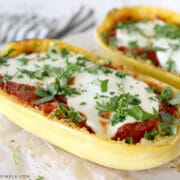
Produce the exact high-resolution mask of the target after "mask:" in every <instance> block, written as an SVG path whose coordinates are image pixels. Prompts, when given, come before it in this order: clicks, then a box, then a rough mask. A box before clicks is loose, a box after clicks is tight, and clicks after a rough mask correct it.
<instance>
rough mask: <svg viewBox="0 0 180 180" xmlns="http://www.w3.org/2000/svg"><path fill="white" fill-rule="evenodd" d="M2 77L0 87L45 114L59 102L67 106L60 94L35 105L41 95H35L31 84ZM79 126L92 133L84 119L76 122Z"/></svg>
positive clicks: (65, 100)
mask: <svg viewBox="0 0 180 180" xmlns="http://www.w3.org/2000/svg"><path fill="white" fill-rule="evenodd" d="M2 79H3V77H2V76H1V75H0V88H1V89H3V90H4V91H5V92H7V93H8V94H10V95H13V96H15V97H16V98H18V99H19V100H20V101H21V102H22V103H25V104H28V105H30V106H31V107H37V108H38V109H40V110H42V111H43V112H44V113H45V114H50V113H51V112H53V110H55V109H56V108H57V107H58V104H59V103H63V104H64V105H66V106H67V99H66V98H65V97H63V96H61V95H56V96H55V97H54V98H53V99H52V100H51V101H49V102H45V103H42V104H39V105H37V104H36V103H35V102H36V100H38V99H40V98H41V97H39V96H37V95H35V93H34V91H35V87H34V86H31V85H25V84H18V83H15V82H11V81H6V82H3V81H2ZM77 125H78V126H79V127H80V128H83V127H85V128H86V129H87V130H88V131H89V132H90V133H94V131H93V130H92V128H91V127H90V126H88V125H87V124H86V120H84V121H81V122H79V123H77Z"/></svg>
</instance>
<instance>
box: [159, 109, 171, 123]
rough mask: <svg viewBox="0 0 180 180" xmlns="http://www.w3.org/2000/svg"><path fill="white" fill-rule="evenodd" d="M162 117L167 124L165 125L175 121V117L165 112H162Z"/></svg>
mask: <svg viewBox="0 0 180 180" xmlns="http://www.w3.org/2000/svg"><path fill="white" fill-rule="evenodd" d="M160 115H161V118H162V120H163V122H165V123H170V122H172V121H173V116H172V115H171V114H169V113H166V112H164V111H160Z"/></svg>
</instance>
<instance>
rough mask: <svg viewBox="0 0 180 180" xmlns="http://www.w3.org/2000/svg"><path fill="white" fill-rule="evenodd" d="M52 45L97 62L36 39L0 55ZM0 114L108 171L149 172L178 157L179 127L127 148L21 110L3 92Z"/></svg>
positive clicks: (71, 48)
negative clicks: (172, 134)
mask: <svg viewBox="0 0 180 180" xmlns="http://www.w3.org/2000/svg"><path fill="white" fill-rule="evenodd" d="M55 42H56V43H57V44H58V48H59V49H61V48H62V47H66V48H67V49H68V50H69V51H72V52H74V53H81V54H84V55H85V56H87V57H89V58H90V59H91V60H93V61H94V62H95V61H97V60H98V59H99V57H98V56H96V55H95V54H93V53H92V52H89V51H86V50H83V49H80V48H77V47H74V46H72V45H69V44H66V43H63V42H61V41H57V40H38V39H35V40H25V41H21V42H13V43H10V44H7V45H6V46H5V48H4V50H3V51H2V52H1V55H3V54H5V53H6V52H7V51H8V50H9V49H10V48H14V49H15V51H14V53H13V54H12V56H17V55H18V54H20V53H22V52H24V51H28V52H43V51H47V50H48V49H49V48H50V46H51V45H52V44H54V43H55ZM142 77H143V79H146V78H147V79H150V78H149V77H146V78H145V77H144V76H142ZM150 80H151V81H152V80H153V79H152V78H151V79H150ZM155 82H157V81H155ZM0 112H2V113H3V114H4V115H5V116H6V117H8V118H9V119H10V120H11V121H12V122H14V123H16V124H17V125H19V126H20V127H22V128H24V129H25V130H27V131H29V132H31V133H33V134H35V135H37V136H39V137H41V138H43V139H45V140H47V141H49V142H50V143H52V144H54V145H56V146H58V147H60V148H62V149H64V150H66V151H68V152H71V153H72V154H75V155H77V156H79V157H81V158H84V159H87V160H90V161H93V162H95V163H98V164H100V165H103V166H106V167H110V168H116V169H124V170H142V169H149V168H153V167H156V166H159V165H161V164H164V163H166V162H169V161H171V160H172V159H174V158H176V157H177V156H179V155H180V127H178V132H177V134H176V135H175V136H170V137H160V138H158V139H157V140H155V141H154V142H152V141H147V140H143V141H141V143H138V144H136V145H132V144H131V145H128V144H126V143H124V142H116V141H112V140H108V139H107V138H105V137H100V136H97V135H94V134H89V133H88V132H87V131H85V130H84V129H79V128H76V127H70V126H68V125H67V124H65V123H63V122H62V121H57V120H56V119H54V118H50V117H49V118H48V117H47V116H45V115H44V114H43V113H42V112H41V111H38V110H36V109H33V108H31V107H28V106H24V105H23V104H21V103H20V102H18V101H17V100H16V99H14V98H13V97H11V96H10V95H7V94H6V93H5V92H3V91H2V90H0Z"/></svg>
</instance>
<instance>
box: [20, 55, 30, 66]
mask: <svg viewBox="0 0 180 180" xmlns="http://www.w3.org/2000/svg"><path fill="white" fill-rule="evenodd" d="M17 60H18V61H19V62H20V64H21V65H22V66H24V65H27V63H28V61H29V60H28V59H27V58H25V57H20V58H17Z"/></svg>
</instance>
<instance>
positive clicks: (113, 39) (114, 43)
mask: <svg viewBox="0 0 180 180" xmlns="http://www.w3.org/2000/svg"><path fill="white" fill-rule="evenodd" d="M109 45H110V46H112V47H116V46H117V39H116V37H110V38H109Z"/></svg>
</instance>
